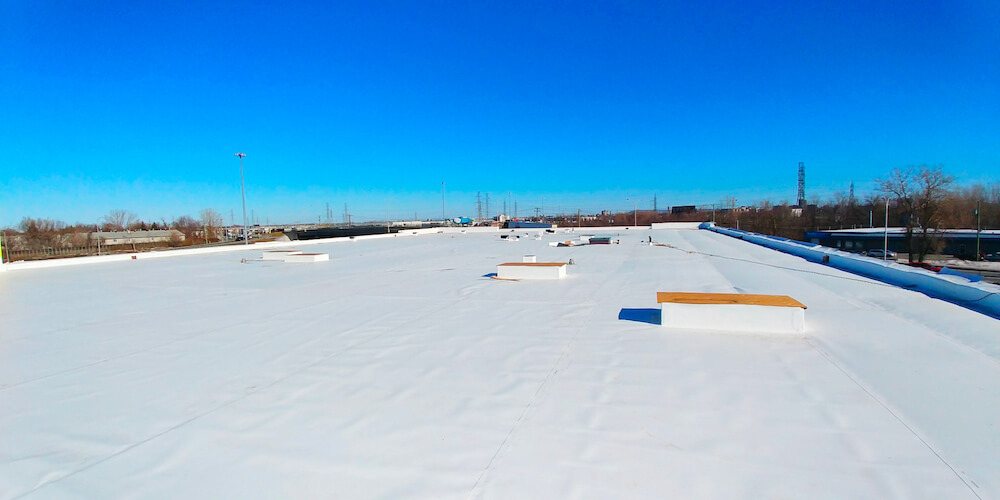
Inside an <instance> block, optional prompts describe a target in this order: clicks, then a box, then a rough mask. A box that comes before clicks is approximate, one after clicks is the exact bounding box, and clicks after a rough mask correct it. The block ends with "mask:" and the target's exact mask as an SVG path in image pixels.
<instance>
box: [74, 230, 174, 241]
mask: <svg viewBox="0 0 1000 500" xmlns="http://www.w3.org/2000/svg"><path fill="white" fill-rule="evenodd" d="M91 234H93V235H94V237H96V238H98V239H99V240H100V241H101V244H102V245H131V244H133V243H134V244H136V245H143V244H146V243H169V242H171V241H184V233H182V232H180V231H178V230H176V229H154V230H149V231H99V232H96V233H91Z"/></svg>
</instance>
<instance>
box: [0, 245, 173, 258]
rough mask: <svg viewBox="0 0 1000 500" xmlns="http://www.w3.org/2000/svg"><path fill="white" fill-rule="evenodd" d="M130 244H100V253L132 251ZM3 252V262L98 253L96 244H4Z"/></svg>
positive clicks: (146, 248) (138, 247) (148, 246)
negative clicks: (25, 246)
mask: <svg viewBox="0 0 1000 500" xmlns="http://www.w3.org/2000/svg"><path fill="white" fill-rule="evenodd" d="M165 247H168V245H165V244H163V243H137V244H136V245H135V250H149V249H151V248H165ZM132 251H133V250H132V245H101V251H100V254H101V255H108V254H113V253H127V252H132ZM3 252H4V253H5V254H6V255H5V256H4V262H15V261H18V260H41V259H58V258H61V257H83V256H87V255H98V251H97V246H96V245H95V246H84V247H54V248H35V249H26V250H14V249H12V248H8V247H7V246H6V245H5V246H4V249H3Z"/></svg>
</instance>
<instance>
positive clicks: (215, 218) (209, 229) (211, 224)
mask: <svg viewBox="0 0 1000 500" xmlns="http://www.w3.org/2000/svg"><path fill="white" fill-rule="evenodd" d="M201 225H202V226H204V227H205V237H206V238H211V239H218V237H217V236H216V230H217V229H218V228H220V227H222V215H219V212H216V211H215V210H212V209H211V208H206V209H204V210H202V211H201Z"/></svg>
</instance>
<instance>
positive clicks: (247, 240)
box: [236, 153, 250, 245]
mask: <svg viewBox="0 0 1000 500" xmlns="http://www.w3.org/2000/svg"><path fill="white" fill-rule="evenodd" d="M236 157H237V158H239V159H240V195H241V196H242V197H243V245H249V244H250V233H249V232H248V231H247V188H246V184H244V183H243V158H246V157H247V155H245V154H243V153H236Z"/></svg>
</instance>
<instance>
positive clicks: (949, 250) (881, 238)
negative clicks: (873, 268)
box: [805, 227, 1000, 258]
mask: <svg viewBox="0 0 1000 500" xmlns="http://www.w3.org/2000/svg"><path fill="white" fill-rule="evenodd" d="M918 231H920V229H915V230H914V233H916V232H918ZM936 234H937V236H938V237H939V238H940V240H941V242H942V243H943V245H944V246H943V248H942V250H941V253H943V254H945V255H955V256H959V257H963V256H964V257H970V258H974V257H975V255H976V230H975V229H943V230H941V231H937V232H936ZM885 237H886V231H885V229H883V228H861V229H839V230H832V231H807V232H806V234H805V240H806V241H809V242H811V243H816V244H819V245H823V246H827V247H831V248H836V249H838V250H846V251H848V252H864V251H867V250H873V249H881V248H882V246H883V245H884V244H885ZM888 237H889V238H888V239H889V250H892V251H894V252H899V253H907V252H908V251H909V250H908V249H907V248H906V228H902V227H890V228H889V231H888ZM979 251H980V252H982V253H994V252H998V251H1000V230H995V229H994V230H984V231H982V232H981V233H980V234H979Z"/></svg>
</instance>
